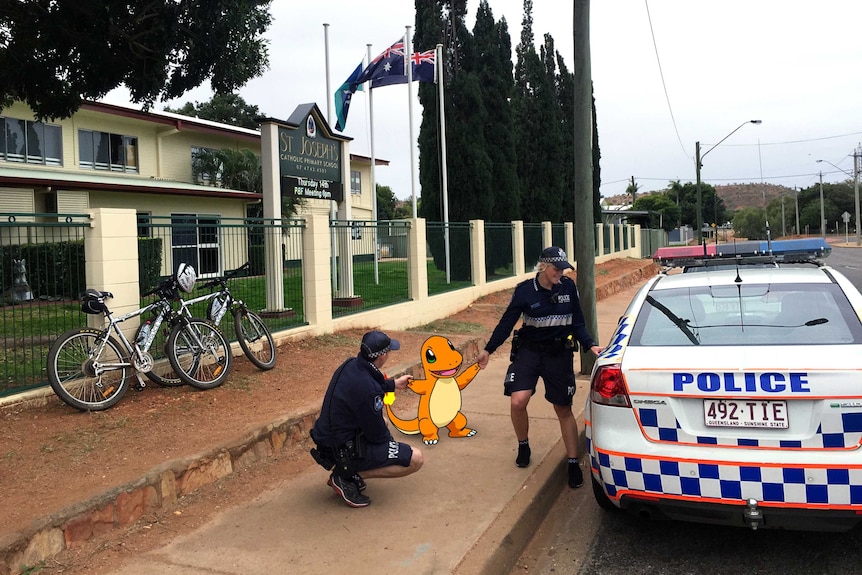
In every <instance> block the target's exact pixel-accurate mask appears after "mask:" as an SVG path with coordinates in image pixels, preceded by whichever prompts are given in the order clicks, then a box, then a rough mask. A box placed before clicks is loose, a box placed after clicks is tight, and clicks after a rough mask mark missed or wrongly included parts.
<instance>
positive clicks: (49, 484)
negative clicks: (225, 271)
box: [0, 259, 658, 574]
mask: <svg viewBox="0 0 862 575" xmlns="http://www.w3.org/2000/svg"><path fill="white" fill-rule="evenodd" d="M657 271H658V268H657V267H656V266H655V265H654V264H652V263H651V262H650V261H649V260H635V259H618V260H611V261H609V262H606V263H602V264H599V265H598V266H597V267H596V287H597V295H598V298H599V299H601V298H603V297H607V296H608V295H611V294H612V293H616V292H617V291H619V290H621V289H625V288H627V287H629V285H631V284H632V283H633V282H634V283H637V282H639V281H642V279H645V278H646V277H648V276H650V275H653V274H655V273H656V272H657ZM632 272H635V273H636V275H635V276H632V275H631V274H632ZM623 277H628V278H630V279H629V280H627V281H621V278H623ZM510 296H511V289H509V290H503V291H501V292H496V293H493V294H490V295H488V296H486V297H483V298H481V299H479V300H477V301H476V302H474V303H473V304H472V305H470V306H468V307H467V308H466V309H464V310H462V311H461V312H459V313H457V314H455V315H453V316H452V317H449V318H446V319H444V320H438V321H436V322H433V323H432V324H430V325H429V326H425V331H422V330H411V331H404V332H398V333H397V334H395V333H393V334H392V335H393V336H394V337H397V338H398V339H400V340H401V344H402V349H403V350H406V351H407V352H408V353H405V351H402V352H401V356H400V357H397V358H395V362H394V365H391V366H387V367H390V368H391V369H390V370H389V372H390V375H393V374H395V373H397V372H398V371H399V369H401V370H403V369H404V368H405V367H407V365H409V364H410V363H413V360H414V359H415V358H413V357H412V356H411V355H410V354H409V350H411V349H412V350H416V349H418V348H419V347H420V346H421V344H422V343H423V342H424V341H425V339H426V338H427V337H428V336H429V335H430V334H431V333H434V332H436V333H443V334H446V335H447V336H449V337H450V338H451V339H452V341H453V343H455V344H456V345H458V344H459V343H460V342H463V341H466V340H468V339H475V338H477V337H478V338H482V339H483V340H484V339H486V338H487V337H488V336H489V335H490V332H491V330H492V329H493V328H494V326H495V325H496V323H497V321H498V320H499V318H500V314H501V313H502V311H503V309H505V306H506V304H507V303H508V301H509V298H510ZM363 331H364V330H350V331H342V332H338V333H335V334H330V335H326V336H320V337H310V338H306V339H302V340H296V341H288V342H285V343H283V344H282V345H281V346H280V347H279V349H278V353H279V357H278V363H277V365H276V367H275V368H274V369H272V370H271V371H268V372H261V371H259V370H257V369H256V368H255V367H254V366H253V365H252V364H251V363H249V362H248V361H247V360H246V359H245V358H244V357H242V356H239V357H236V358H235V363H234V367H233V371H232V372H231V375H230V377H229V378H228V379H227V381H226V382H225V384H223V385H222V386H221V387H218V388H216V389H213V390H209V391H196V390H193V389H191V388H188V387H181V388H159V387H157V386H155V385H152V384H151V385H150V386H148V387H147V388H146V389H145V390H143V391H141V392H134V391H130V392H128V393H127V395H126V396H125V397H124V398H123V399H122V400H121V401H120V402H119V403H118V404H117V405H116V406H115V407H113V408H111V409H109V410H107V411H103V412H97V413H81V412H78V411H76V410H74V409H72V408H70V407H68V406H66V405H65V404H64V403H62V402H61V401H60V400H59V399H57V398H55V397H53V396H50V397H49V398H48V401H47V402H45V403H44V404H43V405H32V404H30V405H24V404H18V405H11V406H7V407H4V408H2V409H0V486H2V487H0V509H3V519H4V520H3V521H2V522H0V550H2V549H3V548H4V547H5V544H4V542H6V543H8V542H9V541H11V540H12V539H14V537H15V534H16V533H18V532H22V531H28V530H30V529H32V527H33V526H34V525H36V524H37V523H38V522H40V521H44V519H45V518H46V517H50V516H52V515H56V514H58V513H61V512H62V511H63V510H64V509H67V508H69V507H70V506H73V505H76V504H80V503H81V502H85V501H87V500H88V499H91V498H93V497H96V496H97V495H99V494H102V493H105V492H107V491H110V490H112V489H116V488H117V487H118V486H120V485H124V484H126V483H129V482H131V481H134V480H136V479H138V478H140V477H142V476H144V475H145V474H147V473H148V472H149V471H150V470H152V469H154V468H156V467H158V466H160V465H163V464H165V463H166V462H169V461H173V460H177V459H181V458H187V457H191V456H194V455H195V454H200V453H203V452H207V451H209V450H211V449H212V448H214V447H217V446H221V445H227V444H229V443H230V442H231V441H233V440H235V439H236V438H238V437H242V436H244V435H247V434H249V433H251V432H252V431H254V430H257V429H259V428H261V427H262V426H264V425H267V424H269V423H271V422H272V421H275V420H278V419H283V418H284V417H288V416H290V415H299V414H302V413H307V412H310V411H312V410H316V409H319V407H320V402H321V400H322V397H323V394H324V391H325V389H326V385H327V383H328V381H329V377H330V375H331V374H332V372H333V371H334V370H335V369H336V368H337V367H338V365H339V364H340V363H341V362H342V361H343V360H344V359H346V358H347V357H350V356H352V355H354V354H355V353H356V351H357V346H358V342H359V340H360V339H361V337H362V333H363ZM399 360H400V361H399ZM405 407H406V404H405ZM309 465H313V463H312V462H311V459H310V458H309V457H308V456H307V454H306V453H305V450H301V451H299V452H297V450H284V451H282V452H280V453H278V454H276V455H275V456H274V457H272V458H270V459H269V460H267V461H266V462H265V463H262V464H259V465H256V466H253V467H251V468H247V469H244V470H242V471H239V472H237V473H234V474H232V475H230V476H228V477H226V478H224V479H223V480H221V481H218V482H217V483H215V484H211V485H208V486H206V487H203V488H201V489H199V490H198V491H196V492H195V493H193V494H192V495H189V496H185V497H182V498H180V499H179V501H178V502H177V503H176V504H175V505H174V506H173V507H170V508H162V509H160V510H158V512H156V513H153V514H149V515H146V516H145V517H144V518H143V519H142V520H140V521H139V522H138V523H137V524H135V526H133V527H132V528H130V529H126V530H115V531H112V532H109V533H108V534H106V535H103V536H101V537H98V538H95V539H94V540H92V541H90V542H88V543H87V544H86V545H84V546H82V547H80V548H77V549H74V550H70V551H66V552H64V553H63V554H61V555H60V556H57V557H56V558H55V559H53V560H51V561H49V562H48V563H47V564H45V565H42V566H40V568H41V571H40V572H41V573H71V574H76V573H99V572H102V571H101V570H107V569H109V568H110V567H111V566H112V565H117V564H119V562H122V561H123V560H124V559H125V558H128V557H131V556H133V555H134V554H135V553H140V552H143V551H144V550H146V549H148V548H153V547H155V546H157V545H159V544H161V543H163V542H165V541H167V540H168V539H170V538H173V537H176V536H177V535H178V534H179V533H184V532H189V531H191V530H193V529H195V528H197V527H198V526H200V525H201V524H202V523H203V522H205V521H206V519H207V517H208V516H209V515H210V514H211V513H212V512H213V511H215V510H218V509H219V508H224V507H227V506H232V505H235V504H237V503H240V502H242V501H244V500H247V499H249V498H251V497H253V496H254V495H256V494H257V493H260V492H262V491H263V490H264V489H266V488H271V487H272V486H273V485H277V484H278V483H279V482H281V481H284V480H286V479H287V478H289V477H291V476H292V475H294V474H295V473H297V472H298V471H299V470H301V469H304V468H305V467H307V466H309Z"/></svg>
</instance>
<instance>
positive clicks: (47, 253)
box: [0, 240, 87, 299]
mask: <svg viewBox="0 0 862 575" xmlns="http://www.w3.org/2000/svg"><path fill="white" fill-rule="evenodd" d="M13 259H23V260H24V261H25V266H26V278H27V284H28V285H29V286H30V292H31V293H32V294H33V297H34V298H37V299H38V298H73V299H74V298H77V297H78V295H79V294H80V293H81V292H82V291H84V289H85V288H86V287H87V286H86V270H85V265H84V263H85V262H84V240H73V241H68V242H54V243H42V244H24V245H7V246H0V261H2V269H3V272H2V274H0V278H2V285H3V290H6V289H10V288H12V286H13V283H14V279H15V278H14V276H13V270H12V260H13Z"/></svg>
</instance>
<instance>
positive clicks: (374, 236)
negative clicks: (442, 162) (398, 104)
mask: <svg viewBox="0 0 862 575" xmlns="http://www.w3.org/2000/svg"><path fill="white" fill-rule="evenodd" d="M365 48H366V49H367V50H368V63H369V65H370V64H371V44H366V45H365ZM368 121H369V124H370V126H369V130H368V133H369V137H370V145H371V220H372V221H373V222H374V231H373V232H372V234H371V235H372V239H373V240H374V285H379V284H380V276H379V268H378V263H377V250H378V248H377V180H376V179H375V177H374V168H375V167H376V165H377V158H375V157H374V90H372V89H371V82H370V81H369V82H368Z"/></svg>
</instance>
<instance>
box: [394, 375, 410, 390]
mask: <svg viewBox="0 0 862 575" xmlns="http://www.w3.org/2000/svg"><path fill="white" fill-rule="evenodd" d="M411 379H413V376H412V375H407V374H404V375H401V376H399V377H396V378H395V389H407V384H408V383H410V380H411Z"/></svg>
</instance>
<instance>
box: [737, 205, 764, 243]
mask: <svg viewBox="0 0 862 575" xmlns="http://www.w3.org/2000/svg"><path fill="white" fill-rule="evenodd" d="M733 233H734V235H735V236H736V237H740V238H748V239H750V240H765V239H766V214H765V212H764V211H763V210H762V209H761V208H743V209H741V210H739V211H738V212H736V215H735V216H734V217H733Z"/></svg>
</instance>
